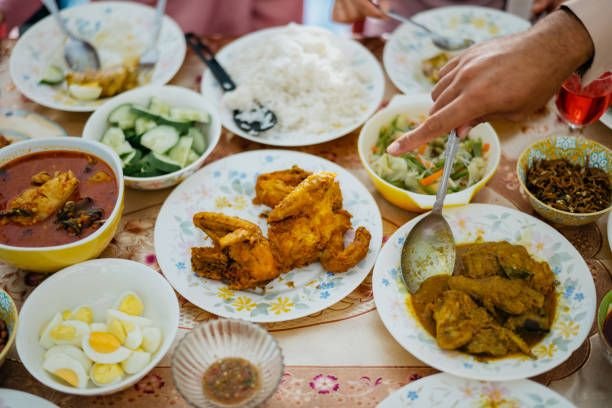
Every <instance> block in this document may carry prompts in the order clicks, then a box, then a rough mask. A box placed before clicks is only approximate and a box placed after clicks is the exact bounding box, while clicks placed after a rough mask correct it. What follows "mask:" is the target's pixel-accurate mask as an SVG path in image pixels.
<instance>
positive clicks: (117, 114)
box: [108, 103, 137, 130]
mask: <svg viewBox="0 0 612 408" xmlns="http://www.w3.org/2000/svg"><path fill="white" fill-rule="evenodd" d="M136 118H137V116H136V114H135V113H134V111H133V110H132V104H131V103H124V104H123V105H119V106H118V107H117V108H115V109H114V110H113V111H112V112H111V114H110V115H109V116H108V121H109V122H110V123H112V124H114V125H117V126H119V127H120V128H121V129H124V130H125V129H130V128H133V127H134V122H135V121H136Z"/></svg>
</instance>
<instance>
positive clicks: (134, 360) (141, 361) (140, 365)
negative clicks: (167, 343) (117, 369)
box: [121, 349, 151, 374]
mask: <svg viewBox="0 0 612 408" xmlns="http://www.w3.org/2000/svg"><path fill="white" fill-rule="evenodd" d="M149 361H151V353H147V352H146V351H143V350H142V349H138V350H136V351H134V352H133V353H132V355H131V356H129V357H128V359H127V360H125V361H122V362H121V368H123V371H125V372H126V373H128V374H135V373H137V372H139V371H141V370H142V369H144V368H145V367H146V366H147V364H149Z"/></svg>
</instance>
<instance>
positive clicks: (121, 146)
mask: <svg viewBox="0 0 612 408" xmlns="http://www.w3.org/2000/svg"><path fill="white" fill-rule="evenodd" d="M101 142H102V143H104V144H105V145H107V146H108V147H110V148H111V149H113V150H114V151H115V153H117V154H118V155H119V156H121V155H123V154H126V153H130V152H131V151H132V150H134V148H133V147H132V145H130V144H129V143H128V142H127V141H126V140H125V135H124V134H123V130H121V129H120V128H118V127H110V128H108V130H107V131H106V133H104V136H102V140H101Z"/></svg>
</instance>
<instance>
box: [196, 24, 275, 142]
mask: <svg viewBox="0 0 612 408" xmlns="http://www.w3.org/2000/svg"><path fill="white" fill-rule="evenodd" d="M185 39H186V40H187V44H189V46H190V47H191V49H192V50H193V51H194V52H195V53H196V54H197V55H198V57H200V59H201V60H202V61H204V63H205V64H206V65H207V66H208V69H210V72H211V73H212V74H213V76H214V77H215V79H216V80H217V82H218V83H219V85H220V86H221V89H223V92H229V91H233V90H234V89H236V84H235V83H234V81H232V78H231V77H230V76H229V74H228V73H227V71H225V69H223V67H222V66H221V64H219V61H217V60H216V59H215V54H214V53H213V52H212V50H211V49H210V48H208V47H207V46H206V45H205V44H204V43H203V42H202V41H200V39H199V38H198V37H197V36H196V35H195V34H193V33H187V34H185ZM255 105H256V107H255V108H253V109H251V110H249V111H248V112H245V111H241V110H237V109H235V110H234V111H233V113H232V114H233V118H234V122H235V123H236V125H237V126H238V127H239V128H240V129H241V130H243V131H244V132H247V133H249V134H251V135H257V134H259V133H261V132H265V131H266V130H269V129H271V128H273V127H274V125H276V124H277V123H278V119H277V118H276V115H275V114H274V112H272V111H271V110H270V109H268V108H266V107H265V106H262V105H261V104H260V103H259V102H258V101H255Z"/></svg>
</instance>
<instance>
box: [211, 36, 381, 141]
mask: <svg viewBox="0 0 612 408" xmlns="http://www.w3.org/2000/svg"><path fill="white" fill-rule="evenodd" d="M287 29H288V27H275V28H269V29H266V30H260V31H257V32H255V33H252V34H248V35H245V36H244V37H240V38H239V39H237V40H236V41H234V42H232V43H230V44H229V45H227V46H226V47H224V48H223V49H222V50H221V51H219V52H218V53H217V55H216V58H217V60H218V61H219V62H220V63H221V65H223V66H224V67H225V68H226V69H227V70H228V72H229V74H230V75H231V73H232V60H233V59H235V57H234V55H236V54H238V53H240V52H241V50H243V49H245V48H246V47H253V46H255V45H259V46H265V42H266V38H268V37H269V36H272V35H279V34H282V33H283V31H286V30H287ZM308 29H309V30H313V29H314V28H312V27H308ZM317 30H320V31H323V32H327V33H328V34H329V36H330V39H331V40H332V41H333V42H334V44H335V45H336V46H338V47H339V48H340V49H341V50H342V51H343V52H344V54H345V55H346V57H347V58H348V59H349V61H350V63H351V66H352V67H353V69H355V70H356V71H357V72H358V74H359V76H360V77H363V78H367V81H369V82H367V83H366V84H365V85H364V88H365V91H366V99H365V100H363V101H354V102H355V103H361V104H363V105H365V106H366V108H365V109H364V110H363V111H362V113H361V114H360V115H359V116H356V117H355V118H354V120H353V121H352V122H351V123H350V124H349V125H347V126H345V127H343V128H335V129H330V130H329V131H327V132H325V133H321V134H309V133H305V132H300V131H295V132H291V133H279V132H276V131H275V130H274V128H273V129H271V130H270V131H268V132H264V133H262V134H260V135H258V136H252V135H249V134H248V133H246V132H243V131H242V130H240V128H238V126H236V124H235V123H234V120H233V117H232V112H231V111H230V110H229V109H228V108H227V107H225V106H224V105H223V104H222V101H221V97H222V96H223V92H222V90H221V87H220V86H219V85H218V83H217V82H216V80H215V78H214V77H213V76H212V75H209V74H208V71H207V70H206V71H204V75H203V77H202V84H201V89H202V93H203V94H204V95H205V96H206V97H207V98H208V97H210V98H211V99H212V100H213V101H215V102H216V104H217V106H218V109H219V112H220V114H221V123H222V124H223V126H224V127H225V128H226V129H228V130H230V131H231V132H232V133H235V134H237V135H239V136H241V137H244V138H245V139H249V140H252V141H254V142H258V143H264V144H268V145H273V146H307V145H313V144H317V143H323V142H327V141H330V140H333V139H337V138H339V137H341V136H344V135H346V134H347V133H350V132H352V131H353V130H355V129H357V128H358V127H359V126H360V125H362V124H363V123H364V122H365V121H366V120H367V119H368V118H369V117H370V116H371V115H372V114H373V113H374V112H375V111H376V109H378V107H379V106H380V104H381V102H382V98H383V94H384V90H385V77H384V74H383V71H382V68H381V67H380V64H379V63H378V61H377V60H376V58H375V57H374V56H373V55H372V53H370V51H369V50H368V49H367V48H365V47H364V46H363V45H361V44H359V43H358V42H356V41H353V40H350V39H346V38H342V37H339V36H337V35H335V34H333V33H331V32H328V31H327V30H324V29H322V28H317ZM236 85H237V86H240V84H236ZM312 103H316V101H312Z"/></svg>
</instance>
